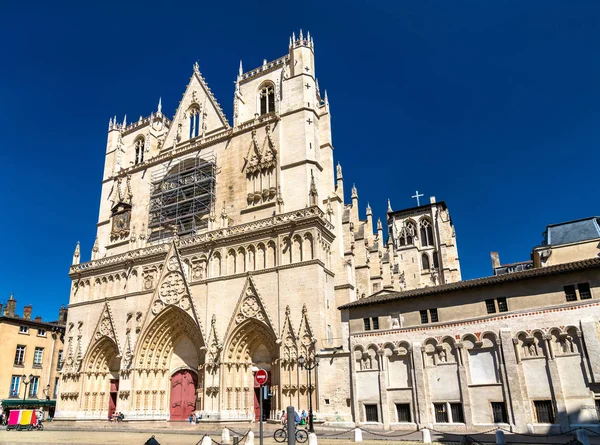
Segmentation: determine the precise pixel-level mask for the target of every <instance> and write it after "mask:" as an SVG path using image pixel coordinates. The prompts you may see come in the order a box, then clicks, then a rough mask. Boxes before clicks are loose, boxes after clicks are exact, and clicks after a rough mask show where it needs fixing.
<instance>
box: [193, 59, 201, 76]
mask: <svg viewBox="0 0 600 445" xmlns="http://www.w3.org/2000/svg"><path fill="white" fill-rule="evenodd" d="M194 72H195V73H196V74H200V65H198V62H197V61H196V62H194Z"/></svg>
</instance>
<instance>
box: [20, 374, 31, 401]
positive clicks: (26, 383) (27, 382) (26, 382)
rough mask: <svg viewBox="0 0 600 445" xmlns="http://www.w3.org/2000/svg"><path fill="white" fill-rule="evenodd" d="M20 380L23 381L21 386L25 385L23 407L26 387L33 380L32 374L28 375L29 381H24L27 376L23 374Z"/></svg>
mask: <svg viewBox="0 0 600 445" xmlns="http://www.w3.org/2000/svg"><path fill="white" fill-rule="evenodd" d="M22 379H23V384H24V385H25V392H24V393H23V405H25V396H26V395H27V387H28V386H29V384H30V383H31V381H32V380H33V374H29V380H26V379H27V376H26V375H25V374H23V377H22Z"/></svg>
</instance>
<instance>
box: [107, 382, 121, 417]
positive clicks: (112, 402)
mask: <svg viewBox="0 0 600 445" xmlns="http://www.w3.org/2000/svg"><path fill="white" fill-rule="evenodd" d="M118 392H119V381H118V380H111V381H110V393H109V397H108V418H109V419H110V418H111V417H112V415H113V414H114V413H115V410H116V409H117V393H118Z"/></svg>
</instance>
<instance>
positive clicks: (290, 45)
mask: <svg viewBox="0 0 600 445" xmlns="http://www.w3.org/2000/svg"><path fill="white" fill-rule="evenodd" d="M289 47H290V48H291V47H292V38H291V37H290V44H289Z"/></svg>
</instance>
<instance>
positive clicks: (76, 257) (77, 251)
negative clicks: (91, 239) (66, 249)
mask: <svg viewBox="0 0 600 445" xmlns="http://www.w3.org/2000/svg"><path fill="white" fill-rule="evenodd" d="M80 256H81V250H80V245H79V241H77V245H76V246H75V252H73V262H72V263H71V264H79V257H80Z"/></svg>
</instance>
